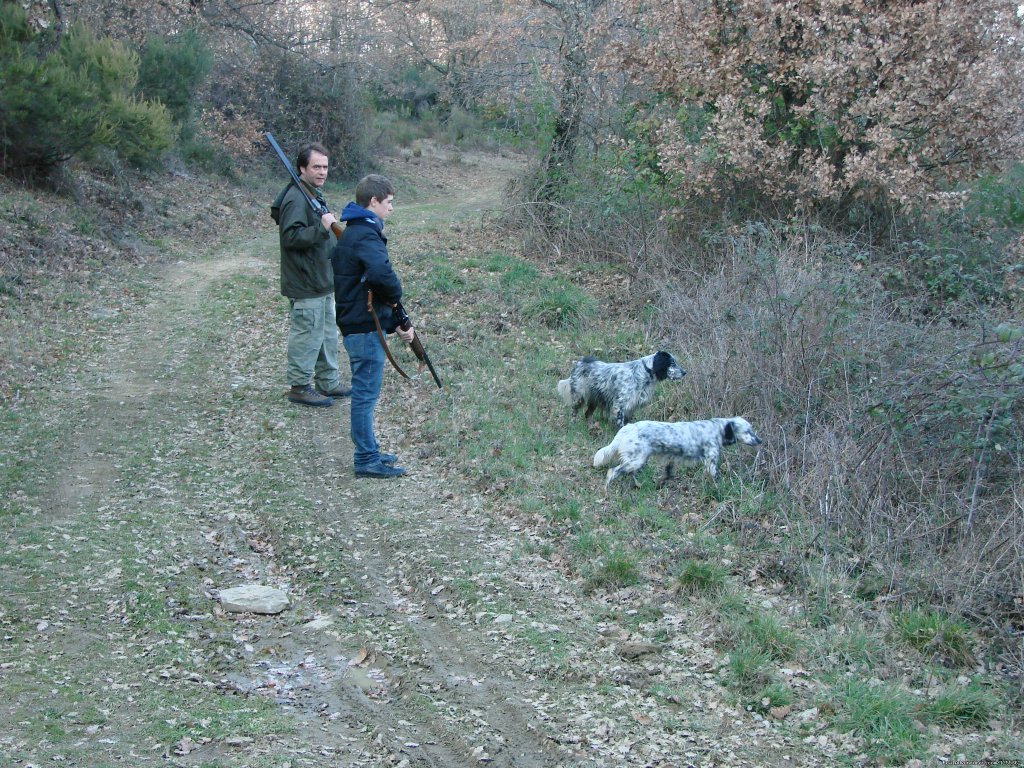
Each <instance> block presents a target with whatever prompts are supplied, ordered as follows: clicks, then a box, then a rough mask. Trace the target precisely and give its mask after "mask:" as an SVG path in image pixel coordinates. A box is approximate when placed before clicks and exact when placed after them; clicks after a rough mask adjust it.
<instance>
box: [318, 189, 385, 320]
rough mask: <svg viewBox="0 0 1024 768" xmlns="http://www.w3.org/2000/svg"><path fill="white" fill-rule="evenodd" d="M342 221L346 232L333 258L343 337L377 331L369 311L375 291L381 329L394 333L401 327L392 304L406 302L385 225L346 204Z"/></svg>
mask: <svg viewBox="0 0 1024 768" xmlns="http://www.w3.org/2000/svg"><path fill="white" fill-rule="evenodd" d="M340 218H341V221H343V222H345V231H344V232H342V234H341V238H339V240H338V244H337V245H336V246H335V247H334V252H333V254H332V255H331V264H332V265H333V267H334V303H335V304H336V311H337V317H338V328H339V329H340V330H341V333H342V335H343V336H348V335H349V334H353V333H371V332H373V331H374V330H375V326H374V324H373V316H372V315H371V314H370V312H369V310H368V309H367V308H366V294H367V291H368V290H372V291H373V308H374V310H375V311H376V312H377V317H378V318H379V319H380V324H381V327H382V328H383V329H384V331H385V332H387V333H391V332H393V331H394V330H395V328H396V327H398V318H397V317H396V316H395V313H394V312H393V311H392V309H391V306H390V305H391V304H394V303H396V302H398V301H400V300H401V299H402V283H401V282H400V281H399V279H398V275H396V274H395V271H394V270H393V269H392V268H391V261H390V259H389V258H388V247H387V245H388V240H387V238H386V237H384V225H383V223H382V222H381V220H380V219H379V218H377V217H376V216H375V215H374V214H373V213H372V212H370V211H368V210H366V209H365V208H363V207H361V206H358V205H356V204H355V203H349V204H348V205H346V206H345V210H343V211H342V212H341V217H340Z"/></svg>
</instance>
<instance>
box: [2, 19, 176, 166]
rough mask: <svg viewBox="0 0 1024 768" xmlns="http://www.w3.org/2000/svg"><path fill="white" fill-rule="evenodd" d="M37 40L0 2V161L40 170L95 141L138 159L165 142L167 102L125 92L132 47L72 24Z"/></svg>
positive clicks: (130, 79)
mask: <svg viewBox="0 0 1024 768" xmlns="http://www.w3.org/2000/svg"><path fill="white" fill-rule="evenodd" d="M45 42H46V41H45V40H43V39H41V38H40V36H39V35H37V34H36V33H35V32H33V31H32V29H31V28H30V27H29V25H28V23H27V21H26V18H25V14H24V12H23V11H21V9H20V8H18V7H17V6H16V5H13V4H10V3H5V4H4V5H3V6H0V82H3V83H4V88H3V90H2V91H0V94H2V95H0V166H2V167H3V168H4V169H5V170H6V169H20V170H22V171H27V172H30V173H31V172H39V171H48V170H50V169H51V167H52V166H53V165H54V164H55V163H60V162H62V161H64V160H67V159H68V158H70V157H74V156H78V157H82V158H84V159H91V158H92V157H94V156H95V155H96V153H97V151H98V150H100V149H103V148H106V149H111V150H114V151H115V152H117V153H118V154H120V155H122V156H123V157H125V158H126V159H127V160H129V162H131V163H133V164H136V165H145V164H147V163H150V162H152V160H153V159H154V157H155V156H156V155H157V154H158V153H159V152H161V151H162V150H164V149H166V148H168V147H169V146H170V145H171V122H170V118H169V116H168V113H167V110H166V109H165V108H164V107H163V106H162V105H160V104H154V103H152V102H146V101H139V100H137V99H136V98H135V97H134V96H133V95H132V93H133V90H134V88H135V83H136V79H137V77H138V70H137V66H138V58H137V56H136V55H135V54H134V53H133V52H132V51H130V50H128V49H127V48H126V47H125V46H123V45H122V44H121V43H118V42H116V41H114V40H111V39H109V38H96V37H94V36H93V35H92V33H90V32H89V31H88V30H86V29H85V28H84V27H80V26H76V27H73V28H72V29H71V30H70V31H69V32H68V33H67V34H66V35H64V36H63V37H62V38H61V39H60V41H59V43H58V44H57V46H56V47H55V48H52V50H49V51H47V50H44V49H46V48H47V46H46V45H45V44H44V43H45Z"/></svg>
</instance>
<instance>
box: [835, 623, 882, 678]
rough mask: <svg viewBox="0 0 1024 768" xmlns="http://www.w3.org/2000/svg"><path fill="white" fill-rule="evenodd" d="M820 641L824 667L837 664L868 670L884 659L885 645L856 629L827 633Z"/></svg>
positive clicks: (877, 638) (876, 638)
mask: <svg viewBox="0 0 1024 768" xmlns="http://www.w3.org/2000/svg"><path fill="white" fill-rule="evenodd" d="M822 640H823V643H822V644H821V646H820V648H821V652H822V653H823V655H824V659H823V660H822V664H823V665H824V666H825V667H828V666H832V665H834V664H835V663H836V662H838V663H840V664H842V665H843V666H844V667H857V668H867V669H870V668H872V667H874V666H876V665H877V664H879V663H881V661H882V660H883V659H884V657H885V644H884V643H883V642H882V640H881V639H880V638H879V637H877V636H875V635H872V634H870V633H867V632H861V631H858V630H856V629H848V630H847V631H840V632H829V633H827V634H825V635H823V636H822Z"/></svg>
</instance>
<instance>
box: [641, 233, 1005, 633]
mask: <svg viewBox="0 0 1024 768" xmlns="http://www.w3.org/2000/svg"><path fill="white" fill-rule="evenodd" d="M711 247H713V248H714V252H715V253H716V254H717V256H718V260H717V267H716V268H715V269H713V270H707V271H698V270H697V269H695V268H694V267H693V263H692V262H689V261H688V260H685V259H682V258H680V259H679V260H678V261H677V263H675V264H671V263H669V261H668V259H666V258H661V259H659V260H656V261H655V262H654V265H653V266H650V267H648V268H645V270H644V271H643V272H642V273H641V274H640V278H641V285H642V290H643V292H644V294H646V295H649V296H651V297H652V298H653V301H654V303H655V304H656V305H657V306H658V307H659V309H660V312H661V318H660V322H661V323H662V324H663V325H664V327H666V328H669V329H673V333H674V335H675V340H674V347H675V348H676V349H679V350H681V351H682V359H684V360H685V366H686V368H687V370H688V374H687V382H686V384H687V394H688V398H689V400H690V406H689V408H690V410H691V411H692V414H691V415H689V416H688V417H689V418H708V417H711V416H724V415H733V414H740V415H744V416H746V417H748V418H750V419H751V421H752V422H753V423H755V425H756V426H757V428H758V431H759V432H760V434H761V435H762V436H763V437H764V438H765V440H766V446H765V448H764V450H763V451H762V452H761V455H762V458H763V464H762V465H761V466H759V467H758V472H759V473H760V474H761V475H762V476H763V479H764V482H765V488H766V490H767V491H768V492H769V493H770V494H773V495H774V496H776V497H777V498H779V499H783V498H784V499H788V500H790V501H791V502H792V509H793V510H794V513H795V514H797V515H799V520H798V521H797V522H799V524H800V525H799V528H800V530H802V531H804V532H805V534H806V537H807V540H808V541H811V540H813V541H815V542H816V543H817V546H819V547H825V548H826V549H834V548H836V547H839V549H840V551H844V552H850V553H856V554H857V555H858V556H860V557H863V558H865V559H866V560H867V561H869V562H875V563H878V564H880V565H881V569H882V571H884V572H886V573H897V572H899V573H900V574H901V581H902V583H903V584H906V585H915V586H914V587H913V588H914V589H915V590H919V591H920V593H921V596H925V597H926V598H927V599H929V600H933V601H936V602H938V603H939V604H941V605H943V606H945V607H946V608H948V609H950V610H953V611H955V612H958V613H968V614H977V615H982V614H991V613H993V612H1002V611H1005V610H1007V608H1008V606H1007V605H1006V604H1005V603H1006V598H1005V596H1006V595H1013V596H1015V597H1014V598H1013V599H1014V600H1016V601H1018V602H1019V600H1020V598H1021V594H1022V592H1021V590H1022V585H1024V559H1022V558H1021V549H1022V547H1024V531H1022V530H1021V523H1020V519H1021V516H1020V485H1019V478H1020V470H1021V467H1022V466H1024V432H1022V430H1021V427H1020V424H1021V423H1024V420H1022V419H1021V416H1022V415H1024V413H1022V411H1024V366H1022V362H1024V350H1022V346H1021V341H1020V338H1019V335H1018V334H1015V333H1014V332H1013V329H1012V327H1011V326H1008V325H1007V324H1005V323H1004V324H1003V325H1000V324H999V318H998V316H997V310H996V309H994V308H992V307H988V308H971V307H970V306H968V305H958V306H957V307H956V308H955V309H947V310H946V311H943V312H935V313H933V314H931V315H928V316H922V315H912V316H907V315H906V314H905V313H903V312H899V311H895V308H896V307H897V305H898V304H899V300H898V297H894V296H893V295H892V294H890V293H889V292H887V291H886V290H885V289H884V288H883V287H882V285H880V283H879V282H878V281H877V280H875V279H874V278H873V277H872V276H871V274H873V271H872V270H868V269H863V270H862V269H860V268H859V266H858V265H860V264H862V263H867V261H869V260H870V259H873V258H874V259H877V258H878V256H877V255H870V254H868V255H865V253H866V252H862V251H859V250H858V248H856V247H853V246H851V245H850V244H849V242H844V241H843V240H842V238H839V237H838V236H835V235H833V234H831V233H829V232H828V231H826V230H823V229H820V228H815V227H812V226H809V225H794V224H781V225H772V226H768V225H763V224H753V225H744V226H740V227H735V228H733V229H731V230H729V231H728V232H726V233H723V234H720V235H718V236H717V237H716V238H715V239H714V240H713V241H712V242H711ZM854 253H860V254H861V255H860V256H857V257H855V258H852V260H851V257H850V254H854ZM837 254H842V255H843V256H844V258H843V259H839V258H837ZM702 259H703V260H704V263H708V261H709V260H708V258H707V254H703V255H702ZM997 329H1001V330H997ZM1000 595H1002V597H1000Z"/></svg>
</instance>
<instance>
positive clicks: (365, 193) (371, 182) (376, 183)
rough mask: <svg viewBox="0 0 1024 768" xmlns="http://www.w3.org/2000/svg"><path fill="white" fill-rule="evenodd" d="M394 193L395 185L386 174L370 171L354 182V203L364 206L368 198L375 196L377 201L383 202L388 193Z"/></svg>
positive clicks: (367, 203)
mask: <svg viewBox="0 0 1024 768" xmlns="http://www.w3.org/2000/svg"><path fill="white" fill-rule="evenodd" d="M393 194H395V185H394V184H392V183H391V179H389V178H388V177H387V176H381V175H380V174H377V173H371V174H370V175H369V176H363V178H361V179H360V180H359V183H358V184H356V205H358V206H361V207H363V208H365V207H366V206H368V205H369V204H370V200H372V199H373V198H375V197H376V198H377V202H380V203H382V202H384V201H385V200H386V199H387V196H388V195H393Z"/></svg>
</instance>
